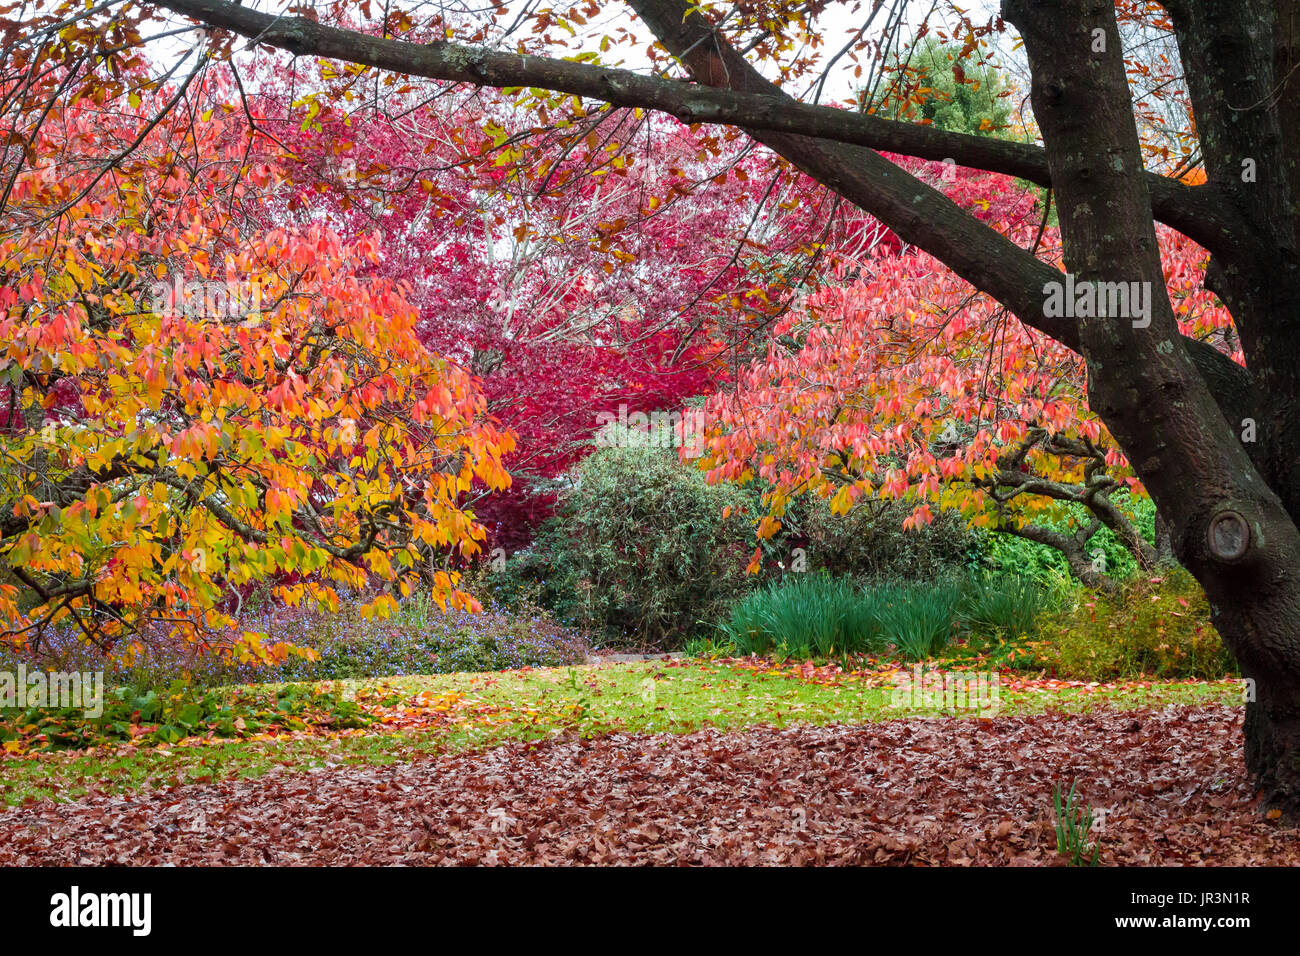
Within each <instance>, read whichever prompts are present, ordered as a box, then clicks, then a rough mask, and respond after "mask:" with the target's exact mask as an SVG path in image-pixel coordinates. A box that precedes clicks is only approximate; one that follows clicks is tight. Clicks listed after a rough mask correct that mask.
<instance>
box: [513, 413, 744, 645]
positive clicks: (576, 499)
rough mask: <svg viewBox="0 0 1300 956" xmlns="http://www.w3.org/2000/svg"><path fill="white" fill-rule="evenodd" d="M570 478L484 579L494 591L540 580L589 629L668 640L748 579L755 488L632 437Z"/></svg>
mask: <svg viewBox="0 0 1300 956" xmlns="http://www.w3.org/2000/svg"><path fill="white" fill-rule="evenodd" d="M630 434H635V433H630ZM571 478H572V482H571V485H570V487H569V488H568V490H567V491H566V492H565V493H564V494H563V496H562V498H561V501H560V511H559V515H558V517H557V519H556V520H555V521H554V522H552V523H551V524H549V525H548V526H547V528H546V529H545V530H544V532H543V533H542V534H541V535H540V536H539V538H538V540H537V542H536V543H535V545H534V547H533V548H532V549H531V550H530V552H528V553H526V554H522V555H518V556H516V557H513V558H511V559H510V560H509V561H507V564H506V572H505V574H504V575H501V576H499V577H496V578H493V579H492V580H491V581H490V582H489V587H490V589H491V591H492V593H493V594H496V595H500V596H502V597H503V598H504V599H506V600H510V599H512V598H511V597H510V596H509V595H510V594H512V593H513V594H519V593H526V592H527V591H528V590H529V589H530V588H535V594H536V596H537V599H538V600H540V601H541V602H543V603H545V604H546V605H547V606H549V607H552V608H554V609H555V611H556V613H557V615H558V616H559V617H560V619H561V620H565V621H567V622H570V623H572V624H574V625H576V626H578V627H581V628H582V629H583V630H587V631H590V632H591V633H594V634H597V635H603V636H604V637H605V638H607V639H609V640H613V641H619V640H627V639H629V638H630V639H634V640H636V641H638V642H640V643H642V644H644V645H647V646H655V647H663V648H669V647H675V646H678V645H680V644H681V643H682V642H683V641H684V640H685V639H686V638H687V637H688V636H689V634H690V632H691V631H692V630H693V629H695V628H696V627H697V625H699V624H700V623H702V622H703V623H716V622H717V621H719V620H720V619H721V618H722V617H723V616H724V615H725V613H726V610H727V608H728V607H729V606H730V605H731V603H732V602H733V601H735V600H736V599H737V598H738V597H739V596H740V595H741V594H743V593H744V592H745V591H746V590H747V589H748V587H749V585H750V582H749V580H748V579H747V576H746V573H745V567H746V565H747V563H748V561H749V555H750V553H751V552H752V550H753V547H754V533H753V526H752V524H751V519H752V515H753V511H754V504H755V502H754V498H753V496H752V495H751V494H749V493H747V492H746V491H744V490H742V489H740V488H737V487H736V486H734V485H728V484H722V485H710V484H709V483H708V482H707V481H706V480H705V477H704V474H703V472H701V471H699V470H698V469H696V468H695V467H693V466H692V465H690V464H687V463H683V462H681V461H680V460H678V458H677V454H676V451H675V450H674V449H671V448H661V447H655V446H649V445H644V444H640V443H638V442H637V441H635V440H631V441H628V442H625V443H619V444H616V445H615V446H614V447H607V448H602V449H600V450H598V451H596V452H595V453H593V454H592V455H590V456H589V457H588V458H586V459H585V460H584V461H582V462H581V463H580V464H579V465H577V466H576V467H575V469H574V470H573V473H572V475H571ZM728 509H729V510H728ZM724 511H726V512H727V516H726V517H724V516H723V514H724Z"/></svg>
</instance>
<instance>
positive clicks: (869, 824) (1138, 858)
mask: <svg viewBox="0 0 1300 956" xmlns="http://www.w3.org/2000/svg"><path fill="white" fill-rule="evenodd" d="M1240 739H1241V718H1240V712H1239V711H1238V710H1236V709H1234V708H1228V707H1170V708H1167V709H1165V710H1162V711H1158V712H1142V713H1116V712H1100V713H1094V714H1088V715H1082V716H1069V715H1065V714H1060V713H1054V714H1045V715H1034V716H1015V717H998V718H992V719H962V720H956V719H938V720H926V721H888V722H883V723H875V724H867V725H862V726H853V727H847V726H830V727H806V726H800V727H790V728H786V729H782V730H778V729H773V728H760V729H756V730H751V731H746V732H743V733H721V732H718V731H712V730H709V731H702V732H699V733H693V734H686V735H671V734H655V735H624V734H617V735H611V736H607V737H600V738H596V739H591V740H586V739H580V738H577V737H575V736H569V737H566V738H561V739H552V740H547V741H544V742H534V743H512V744H508V745H506V746H503V747H499V748H496V749H494V750H489V751H485V752H481V753H467V754H460V755H454V756H443V757H437V758H430V759H428V760H424V761H420V762H417V763H410V764H400V765H388V766H333V767H325V768H320V769H317V770H315V771H312V772H308V773H301V772H297V773H294V772H288V771H283V770H281V771H272V772H271V773H270V774H269V775H268V776H266V777H264V778H262V779H260V780H253V781H249V780H243V781H234V780H226V781H219V782H214V783H210V784H187V785H182V786H177V787H171V788H167V789H164V790H157V791H152V792H148V793H139V794H130V795H128V796H117V797H107V796H94V797H90V798H87V799H85V800H82V801H80V802H77V803H71V804H55V803H50V802H42V803H39V804H33V805H29V806H27V807H23V808H11V809H9V810H7V811H5V812H3V813H0V864H5V865H9V864H34V863H42V864H106V863H132V864H159V863H177V864H203V863H232V864H260V863H276V864H294V863H317V864H367V863H370V864H374V863H379V864H384V863H402V864H473V863H480V864H497V863H544V864H575V863H601V864H607V863H633V864H665V865H668V864H673V865H699V864H819V863H825V864H904V865H908V864H920V865H927V864H929V865H942V864H947V865H967V864H994V865H999V864H1002V865H1057V864H1058V863H1059V857H1058V856H1057V854H1056V852H1055V836H1054V831H1053V823H1052V819H1051V791H1052V785H1053V784H1055V783H1058V782H1061V781H1068V780H1070V779H1072V778H1075V777H1077V778H1079V780H1080V781H1081V783H1080V791H1081V793H1082V795H1083V797H1084V798H1085V799H1086V800H1087V801H1088V802H1089V803H1090V804H1091V805H1092V806H1093V807H1095V808H1099V809H1104V811H1105V826H1104V829H1103V830H1102V832H1101V834H1100V839H1101V843H1102V862H1103V863H1108V864H1125V865H1152V864H1170V863H1189V864H1198V863H1212V864H1246V863H1255V864H1258V863H1274V864H1294V863H1297V862H1300V841H1298V840H1297V832H1296V831H1295V830H1293V829H1283V828H1282V827H1280V826H1279V825H1278V824H1276V823H1274V822H1271V821H1267V820H1261V819H1259V818H1258V816H1257V815H1256V813H1255V811H1254V809H1253V807H1252V804H1251V792H1250V784H1249V781H1248V779H1247V777H1246V775H1245V772H1244V768H1243V767H1242V765H1241V752H1240Z"/></svg>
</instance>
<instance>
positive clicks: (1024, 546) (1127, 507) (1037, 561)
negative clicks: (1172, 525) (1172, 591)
mask: <svg viewBox="0 0 1300 956" xmlns="http://www.w3.org/2000/svg"><path fill="white" fill-rule="evenodd" d="M1113 500H1114V502H1115V504H1116V505H1118V506H1119V507H1120V508H1121V510H1123V511H1124V512H1125V513H1126V514H1127V515H1128V516H1129V518H1130V519H1131V520H1132V521H1133V523H1134V524H1135V525H1137V529H1138V531H1140V532H1141V533H1142V536H1143V537H1144V538H1146V540H1147V541H1148V542H1150V543H1152V544H1154V543H1155V537H1156V533H1155V517H1156V511H1155V504H1154V503H1153V502H1152V501H1151V499H1150V498H1149V497H1147V496H1146V495H1140V496H1131V495H1128V494H1119V495H1115V496H1114V498H1113ZM1088 521H1089V516H1088V511H1087V509H1085V508H1084V507H1083V506H1082V505H1074V504H1071V505H1063V506H1061V507H1060V508H1059V509H1058V511H1057V513H1056V515H1055V516H1043V517H1037V518H1035V522H1036V523H1039V524H1043V525H1046V526H1047V527H1049V528H1051V529H1052V530H1054V531H1069V532H1073V531H1075V530H1076V529H1078V528H1079V527H1081V526H1085V525H1086V524H1087V523H1088ZM971 533H972V536H973V540H974V546H973V548H972V549H971V552H970V554H971V564H972V567H973V568H974V569H975V570H979V571H989V572H992V573H994V574H1015V575H1019V576H1022V577H1028V578H1032V579H1034V580H1035V581H1037V582H1038V583H1039V584H1048V583H1050V581H1051V580H1052V578H1053V577H1054V576H1060V575H1064V576H1066V577H1069V576H1070V568H1069V565H1068V564H1066V562H1065V557H1064V555H1062V554H1061V552H1059V551H1057V550H1056V549H1055V548H1049V547H1048V546H1047V545H1045V544H1039V543H1038V542H1037V541H1028V540H1026V539H1025V538H1018V537H1016V536H1015V535H1013V534H1008V533H1007V532H1004V531H990V530H988V529H985V528H976V529H974V530H973V531H972V532H971ZM1097 549H1100V550H1101V554H1102V556H1103V558H1104V559H1105V569H1106V575H1107V576H1108V577H1111V578H1113V579H1115V580H1116V581H1124V580H1126V579H1128V578H1130V577H1132V576H1133V575H1134V574H1136V573H1137V571H1138V565H1137V561H1136V560H1134V558H1133V555H1132V553H1131V552H1130V551H1129V550H1128V548H1126V547H1125V546H1124V545H1123V544H1122V543H1121V542H1120V540H1119V539H1118V538H1116V537H1115V534H1114V532H1112V531H1111V530H1110V529H1109V528H1105V527H1103V528H1100V529H1099V530H1098V531H1097V533H1096V534H1095V535H1093V536H1092V540H1090V541H1089V542H1088V553H1089V554H1092V553H1094V551H1096V550H1097Z"/></svg>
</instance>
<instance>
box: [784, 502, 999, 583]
mask: <svg viewBox="0 0 1300 956" xmlns="http://www.w3.org/2000/svg"><path fill="white" fill-rule="evenodd" d="M815 504H817V505H820V507H811V508H809V509H808V512H807V517H806V518H805V519H804V532H805V536H806V539H807V548H806V550H807V553H808V564H809V567H810V568H811V569H820V570H824V571H827V572H829V573H830V574H836V575H849V576H851V577H853V578H855V579H857V580H858V581H862V582H868V581H880V580H902V579H909V580H914V581H927V580H931V579H933V578H941V577H947V576H949V575H951V574H955V573H958V572H960V571H961V569H962V568H963V567H965V566H966V565H967V564H968V563H969V561H970V560H971V554H972V553H973V551H974V549H975V548H976V547H977V545H978V543H979V542H978V539H977V537H976V536H975V535H974V534H973V533H972V532H971V531H970V530H969V529H968V528H967V527H966V522H965V520H964V519H963V518H962V517H961V516H960V515H958V514H956V513H954V512H939V513H938V514H936V515H935V518H934V521H932V522H931V523H930V524H928V525H924V524H923V525H919V526H918V527H916V528H915V529H913V530H910V531H905V530H904V529H903V520H904V519H905V518H906V517H907V516H908V515H910V514H911V513H912V508H911V506H910V505H907V504H903V503H899V502H892V501H891V502H882V501H867V502H863V503H861V504H859V505H857V506H856V507H855V508H853V509H852V510H851V511H850V512H849V513H848V514H846V515H835V514H831V512H830V509H829V508H827V507H826V505H825V504H824V503H820V502H817V503H815Z"/></svg>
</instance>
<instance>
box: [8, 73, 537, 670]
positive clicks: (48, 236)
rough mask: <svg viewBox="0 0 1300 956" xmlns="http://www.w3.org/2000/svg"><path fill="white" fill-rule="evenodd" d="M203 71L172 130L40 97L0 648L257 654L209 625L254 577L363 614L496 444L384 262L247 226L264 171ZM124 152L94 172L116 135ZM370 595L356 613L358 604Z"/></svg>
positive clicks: (474, 478)
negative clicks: (429, 344) (49, 637)
mask: <svg viewBox="0 0 1300 956" xmlns="http://www.w3.org/2000/svg"><path fill="white" fill-rule="evenodd" d="M228 92H229V91H228V89H227V84H225V83H223V82H222V81H221V78H220V76H214V75H211V74H209V75H208V76H207V77H205V78H204V79H203V80H202V81H200V82H198V83H195V84H193V85H192V86H190V88H189V89H182V90H180V91H179V92H178V91H177V90H174V89H159V90H158V92H157V93H156V94H154V95H156V97H157V98H158V100H159V102H162V100H163V99H165V98H169V97H177V96H180V97H183V99H184V101H185V105H184V106H183V107H182V108H181V109H178V110H177V112H176V113H175V114H174V115H175V116H177V117H180V116H182V115H184V114H186V113H190V112H192V113H193V114H194V115H195V116H199V115H201V116H202V120H201V121H199V122H189V121H188V119H185V120H164V121H163V122H161V123H157V124H155V122H154V121H153V120H152V119H151V118H152V117H153V116H154V115H155V113H156V110H157V107H158V105H159V104H158V103H154V102H150V99H151V98H152V97H151V96H145V97H143V98H142V97H141V96H140V95H139V94H138V93H131V94H127V93H121V94H119V95H117V96H113V95H103V94H102V93H100V95H78V94H74V93H66V94H65V95H61V96H57V97H55V98H53V99H52V100H51V102H52V104H53V106H52V109H51V110H50V111H49V112H48V113H46V114H44V115H42V116H40V117H39V118H38V120H37V121H34V122H33V124H32V127H31V128H32V130H33V136H32V138H31V141H30V143H29V144H28V145H29V148H30V150H31V152H32V153H33V154H34V156H35V157H36V159H35V161H34V162H30V163H27V164H25V165H23V166H21V167H18V168H19V172H18V174H17V175H16V176H15V177H14V178H13V180H12V182H11V184H10V187H9V189H8V191H7V195H6V196H5V197H4V199H3V205H4V217H3V222H2V226H3V228H2V230H0V274H2V275H3V282H2V283H0V562H3V567H2V570H0V573H2V574H3V579H0V634H3V637H4V638H5V639H6V640H7V641H8V642H9V643H11V644H17V645H24V646H26V647H27V648H28V650H34V651H36V652H39V651H40V649H41V648H40V645H41V641H42V639H43V638H44V637H45V635H46V634H47V632H48V631H49V629H50V628H64V629H74V630H76V631H77V632H79V633H80V634H81V635H82V636H83V637H84V639H86V640H88V641H91V642H93V643H94V644H96V645H98V646H99V647H100V648H102V649H103V650H105V651H116V652H117V653H119V654H129V653H132V652H133V651H135V650H138V649H139V648H140V647H141V641H144V640H148V639H150V638H151V637H152V638H157V639H161V640H182V639H183V640H191V641H197V642H199V643H200V644H201V645H203V646H208V647H213V648H218V649H222V650H224V651H227V652H238V653H240V654H241V655H251V656H255V657H263V658H265V657H270V658H278V657H282V656H283V655H284V654H286V653H288V652H289V651H290V650H291V648H289V647H288V646H287V645H282V644H270V643H269V642H265V643H264V642H263V639H262V638H263V635H257V634H245V633H240V632H238V631H237V630H234V629H233V625H234V624H235V621H234V620H233V616H232V613H231V612H232V611H233V609H234V605H235V604H236V603H237V595H238V594H240V593H241V592H242V591H243V590H246V588H247V587H248V586H249V585H250V584H252V583H256V582H268V583H269V584H271V585H272V586H274V587H275V588H276V589H277V590H278V596H279V597H280V598H282V599H283V600H285V601H288V602H290V603H294V604H297V603H299V602H302V601H307V602H312V603H314V604H316V605H317V606H321V607H330V608H337V606H338V604H339V601H340V595H341V594H344V593H348V594H352V593H359V592H363V591H364V592H366V593H367V594H368V595H369V597H368V598H367V599H366V600H367V605H366V606H367V609H368V610H376V611H379V612H380V613H384V612H385V611H386V610H387V609H388V608H390V607H391V606H392V604H393V602H394V595H395V594H397V593H407V592H409V590H410V589H411V588H412V587H413V586H414V584H415V583H416V582H417V581H419V580H421V579H423V580H424V581H425V582H427V583H428V585H429V586H431V587H432V590H433V594H434V596H435V598H436V599H437V600H438V601H439V603H441V604H443V605H444V606H445V605H446V603H447V602H448V601H450V602H451V603H453V604H454V605H457V606H463V607H464V606H472V605H473V599H472V598H470V597H469V596H468V595H466V594H464V593H462V592H461V591H459V590H458V588H457V583H458V581H457V577H456V575H455V573H454V572H452V571H449V570H444V569H443V568H444V565H443V563H442V562H440V561H439V558H440V557H443V558H445V557H446V556H447V555H449V554H450V553H451V552H452V551H455V550H457V549H459V550H461V551H462V552H472V551H474V550H476V549H477V547H478V544H477V542H478V541H480V540H481V539H482V537H483V532H482V529H481V528H480V527H479V526H478V525H477V524H476V522H475V520H474V516H473V514H472V513H471V512H469V511H468V510H466V509H465V507H464V505H463V502H464V498H465V496H466V494H467V493H468V492H469V490H470V488H471V486H472V485H473V484H474V483H475V482H481V483H483V484H485V485H486V486H490V487H493V488H502V487H505V486H506V485H507V484H508V482H509V477H508V475H507V474H506V472H505V471H504V469H503V468H502V467H501V463H500V459H501V456H502V455H503V454H504V453H506V452H507V451H509V449H510V447H511V445H512V440H513V439H512V437H511V436H510V435H509V434H508V433H506V432H504V431H502V430H500V429H499V428H497V427H496V426H495V424H494V423H493V422H492V420H490V419H489V418H488V417H487V415H486V414H485V411H484V403H483V399H482V396H481V394H480V392H479V390H478V387H477V385H476V382H475V380H474V379H473V377H472V376H471V375H469V374H468V373H467V372H466V371H464V370H462V369H460V368H459V367H457V366H455V365H454V364H451V363H449V362H447V361H446V360H444V359H442V358H440V357H439V356H437V355H435V354H432V353H431V352H429V351H428V350H427V349H426V348H425V347H424V346H423V345H421V343H420V340H419V338H418V337H417V336H416V334H415V323H416V321H417V314H416V311H415V309H413V308H412V307H411V306H410V305H409V304H408V302H407V300H406V298H405V291H406V290H405V289H404V288H403V287H401V286H399V285H398V284H395V283H394V282H392V281H390V280H385V279H379V278H374V277H367V276H366V274H365V273H366V269H367V267H368V266H371V265H373V264H374V263H375V262H377V261H378V260H379V257H380V256H381V255H382V250H381V249H380V248H378V247H377V243H376V242H374V240H373V239H366V238H359V239H354V240H353V241H351V242H350V243H345V242H343V241H342V240H341V239H340V238H339V237H338V236H337V235H335V234H333V233H331V232H330V231H328V230H327V229H325V228H323V227H321V226H319V225H310V224H309V225H303V226H301V227H294V228H282V229H276V230H272V231H258V230H257V229H256V227H255V225H254V223H255V219H254V218H253V217H251V216H250V215H248V210H250V209H252V208H254V207H255V204H257V203H259V202H265V201H273V200H274V198H275V195H276V189H277V176H276V172H275V169H274V168H273V167H272V166H269V165H266V164H264V163H260V162H258V161H257V159H256V156H257V154H258V151H257V150H256V149H250V137H253V136H255V135H256V132H255V131H254V130H250V128H249V127H248V125H247V124H246V122H245V121H244V116H243V114H242V113H241V112H238V111H237V110H234V109H231V108H229V107H226V106H225V105H224V103H223V100H224V99H226V98H228V97H226V95H225V94H227V93H228ZM132 142H137V143H138V144H139V145H138V147H137V148H136V149H135V150H134V151H133V152H131V154H130V156H129V157H124V158H123V159H122V160H121V161H120V162H117V163H115V164H105V163H104V162H103V158H104V156H105V155H111V154H112V153H113V152H114V151H116V150H119V149H121V144H123V143H132ZM376 593H377V595H378V596H375V595H376Z"/></svg>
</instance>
